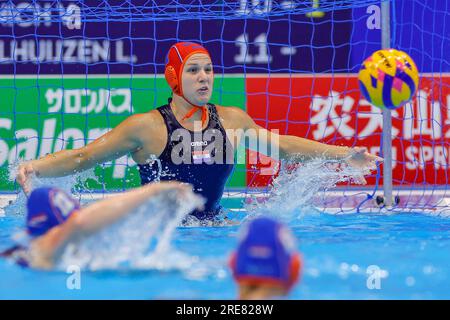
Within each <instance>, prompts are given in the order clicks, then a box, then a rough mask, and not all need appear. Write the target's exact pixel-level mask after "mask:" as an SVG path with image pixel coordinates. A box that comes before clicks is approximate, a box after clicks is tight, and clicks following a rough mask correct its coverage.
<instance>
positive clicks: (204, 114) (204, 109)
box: [182, 106, 208, 127]
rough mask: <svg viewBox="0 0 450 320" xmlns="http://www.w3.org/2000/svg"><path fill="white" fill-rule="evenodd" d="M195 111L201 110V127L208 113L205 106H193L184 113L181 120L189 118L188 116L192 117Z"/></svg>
mask: <svg viewBox="0 0 450 320" xmlns="http://www.w3.org/2000/svg"><path fill="white" fill-rule="evenodd" d="M197 111H201V112H202V127H203V126H204V125H205V123H206V119H207V114H208V112H207V111H206V107H200V106H193V107H192V109H191V110H189V112H188V113H186V115H185V116H184V117H183V119H182V120H185V119H189V118H190V117H192V116H193V115H194V114H195V113H196V112H197Z"/></svg>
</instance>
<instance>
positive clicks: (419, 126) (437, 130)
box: [403, 90, 442, 140]
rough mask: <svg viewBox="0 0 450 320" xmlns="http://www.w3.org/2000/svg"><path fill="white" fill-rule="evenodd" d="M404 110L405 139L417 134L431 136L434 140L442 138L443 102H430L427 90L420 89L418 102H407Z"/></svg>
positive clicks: (412, 137)
mask: <svg viewBox="0 0 450 320" xmlns="http://www.w3.org/2000/svg"><path fill="white" fill-rule="evenodd" d="M430 109H431V110H430ZM404 110H405V114H404V121H403V138H404V139H414V137H415V136H421V137H423V136H430V137H431V139H433V140H436V139H440V138H441V136H442V114H441V104H440V103H439V102H438V101H434V102H433V103H430V104H429V103H428V93H427V92H425V91H423V90H419V92H418V94H417V103H416V104H413V103H407V104H406V105H405V106H404Z"/></svg>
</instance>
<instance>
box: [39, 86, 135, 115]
mask: <svg viewBox="0 0 450 320" xmlns="http://www.w3.org/2000/svg"><path fill="white" fill-rule="evenodd" d="M45 98H46V100H47V103H48V105H49V106H50V107H49V109H48V112H50V113H53V112H61V109H62V106H63V105H64V109H63V110H62V112H64V113H67V114H74V113H81V114H87V113H91V112H95V113H100V112H102V111H103V110H104V109H105V108H106V109H107V110H108V111H109V112H111V113H116V114H119V113H123V112H129V113H133V106H132V105H131V90H130V89H129V88H120V89H111V90H106V89H99V90H97V91H94V90H90V89H65V90H62V89H56V90H54V89H48V90H47V91H46V92H45ZM83 101H85V103H83Z"/></svg>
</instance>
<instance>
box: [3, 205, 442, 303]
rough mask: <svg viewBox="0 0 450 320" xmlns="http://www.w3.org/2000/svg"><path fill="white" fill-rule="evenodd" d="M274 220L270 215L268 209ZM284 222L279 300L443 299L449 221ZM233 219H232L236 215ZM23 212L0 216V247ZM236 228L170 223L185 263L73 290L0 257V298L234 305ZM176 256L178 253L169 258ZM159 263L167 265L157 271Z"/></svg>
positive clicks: (100, 274)
mask: <svg viewBox="0 0 450 320" xmlns="http://www.w3.org/2000/svg"><path fill="white" fill-rule="evenodd" d="M274 214H275V213H274ZM294 216H298V218H296V219H291V220H290V221H289V223H288V224H289V226H290V227H291V229H292V230H293V233H294V235H295V236H296V238H297V241H298V248H299V250H300V251H301V252H302V255H303V258H304V269H303V272H302V277H301V281H300V283H299V284H298V285H296V286H295V287H294V289H293V291H292V293H291V294H290V295H289V296H288V297H287V298H288V299H450V218H449V217H445V216H433V215H430V214H425V213H410V212H408V213H396V214H380V213H378V214H374V213H358V214H357V213H353V214H344V215H333V214H325V213H318V212H315V211H311V212H302V214H300V215H294ZM241 218H242V217H241ZM22 224H23V216H21V215H6V216H4V217H0V250H2V249H5V248H7V247H8V246H9V245H11V243H12V240H11V239H10V236H11V234H12V233H14V232H16V231H17V230H18V229H20V227H21V226H22ZM238 230H239V226H221V227H178V228H176V229H175V231H174V233H173V239H172V248H173V250H174V252H176V253H177V255H173V256H171V257H170V256H168V257H169V258H171V259H175V260H179V261H180V260H181V261H183V259H184V261H186V262H188V267H187V268H183V267H180V266H179V265H178V266H177V267H173V268H166V267H164V263H163V264H162V265H163V267H158V266H154V267H152V268H149V269H148V270H133V269H129V268H128V269H120V268H118V269H117V270H97V271H87V270H86V271H82V272H81V274H80V277H79V280H80V281H79V284H80V288H79V289H69V288H71V287H70V285H69V287H68V286H67V282H68V280H69V281H70V279H71V278H70V277H71V276H73V274H72V273H66V272H65V271H64V270H58V271H50V272H49V271H35V270H30V269H23V268H21V267H19V266H16V265H14V264H11V263H10V262H8V261H4V260H3V261H0V299H235V298H236V293H237V288H236V285H235V284H234V283H233V281H232V278H231V274H230V272H229V270H228V267H227V260H228V256H229V254H230V253H231V251H232V249H233V248H234V247H235V246H236V244H237V234H238ZM177 257H181V259H178V258H177ZM166 266H167V265H166Z"/></svg>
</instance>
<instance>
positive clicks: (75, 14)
mask: <svg viewBox="0 0 450 320" xmlns="http://www.w3.org/2000/svg"><path fill="white" fill-rule="evenodd" d="M52 16H55V17H54V19H55V20H57V19H58V16H59V17H60V18H61V21H62V24H63V25H64V26H65V27H67V28H68V29H69V30H73V29H81V8H80V7H79V6H77V5H76V4H73V3H71V4H69V5H68V6H67V9H65V8H64V6H63V5H62V4H61V3H58V4H57V6H56V8H55V7H54V6H52V3H44V4H43V5H42V7H41V6H40V5H39V4H38V3H36V2H33V3H28V2H21V3H19V4H17V5H14V4H12V3H10V2H8V3H4V4H3V5H2V6H0V23H1V24H2V25H4V26H5V25H6V26H12V25H13V24H14V25H15V26H19V27H22V28H29V27H31V26H40V24H41V23H43V24H44V26H46V27H50V26H51V24H52V23H51V21H52Z"/></svg>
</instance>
